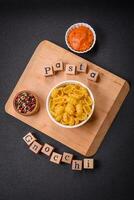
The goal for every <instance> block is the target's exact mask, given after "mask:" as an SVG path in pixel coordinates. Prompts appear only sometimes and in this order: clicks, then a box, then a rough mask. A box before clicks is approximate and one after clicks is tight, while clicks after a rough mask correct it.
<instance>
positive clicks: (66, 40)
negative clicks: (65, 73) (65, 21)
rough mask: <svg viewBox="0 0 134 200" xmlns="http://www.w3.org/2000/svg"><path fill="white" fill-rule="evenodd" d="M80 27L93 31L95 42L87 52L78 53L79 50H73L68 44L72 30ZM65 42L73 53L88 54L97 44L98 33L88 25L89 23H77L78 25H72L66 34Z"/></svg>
mask: <svg viewBox="0 0 134 200" xmlns="http://www.w3.org/2000/svg"><path fill="white" fill-rule="evenodd" d="M79 26H85V27H87V28H89V29H90V30H91V31H92V33H93V37H94V40H93V43H92V45H91V46H90V47H89V48H88V49H86V50H85V51H77V50H75V49H73V48H72V47H71V46H70V44H69V43H68V34H69V33H70V31H71V30H72V29H74V28H78V27H79ZM65 42H66V45H67V46H68V48H69V49H70V50H71V51H73V52H75V53H86V52H88V51H90V50H91V49H92V48H93V46H94V45H95V42H96V33H95V31H94V29H93V28H92V27H91V26H90V25H89V24H87V23H76V24H73V25H71V26H70V27H69V28H68V29H67V31H66V34H65Z"/></svg>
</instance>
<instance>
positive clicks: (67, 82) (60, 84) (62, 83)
mask: <svg viewBox="0 0 134 200" xmlns="http://www.w3.org/2000/svg"><path fill="white" fill-rule="evenodd" d="M70 83H72V84H79V85H81V86H82V87H84V88H86V89H87V90H88V92H89V95H90V97H91V99H92V102H93V104H92V110H91V113H90V115H89V116H88V118H87V119H86V120H84V121H82V122H81V123H79V124H77V125H74V126H69V125H63V124H61V123H59V122H57V121H56V120H55V119H54V118H53V116H52V115H51V113H50V111H49V100H50V96H51V92H52V90H53V89H55V88H57V87H60V86H63V85H66V84H70ZM94 106H95V101H94V96H93V94H92V92H91V90H90V89H89V88H88V87H87V86H86V85H85V84H83V83H81V82H79V81H75V80H66V81H62V82H60V83H58V84H57V85H56V86H55V87H53V88H52V89H51V90H50V92H49V94H48V96H47V99H46V109H47V113H48V115H49V117H50V119H51V120H52V121H53V122H54V123H55V124H57V125H58V126H60V127H63V128H77V127H80V126H82V125H83V124H85V123H86V122H87V121H88V120H89V119H90V118H91V116H92V114H93V111H94Z"/></svg>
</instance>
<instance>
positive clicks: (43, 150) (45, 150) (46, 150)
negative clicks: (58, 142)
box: [41, 143, 54, 156]
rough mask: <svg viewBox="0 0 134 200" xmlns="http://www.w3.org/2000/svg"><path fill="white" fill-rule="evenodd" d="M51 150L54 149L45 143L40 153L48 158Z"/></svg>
mask: <svg viewBox="0 0 134 200" xmlns="http://www.w3.org/2000/svg"><path fill="white" fill-rule="evenodd" d="M53 150H54V147H52V146H51V145H49V144H47V143H45V144H44V146H43V148H42V149H41V152H42V153H44V154H45V155H47V156H50V155H51V153H52V151H53Z"/></svg>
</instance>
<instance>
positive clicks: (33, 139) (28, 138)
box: [23, 133, 36, 145]
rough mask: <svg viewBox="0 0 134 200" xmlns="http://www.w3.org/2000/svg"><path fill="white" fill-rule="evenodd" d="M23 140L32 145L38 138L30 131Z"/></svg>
mask: <svg viewBox="0 0 134 200" xmlns="http://www.w3.org/2000/svg"><path fill="white" fill-rule="evenodd" d="M23 140H24V141H25V142H26V143H27V145H30V144H32V143H33V142H34V141H35V140H36V138H35V137H34V136H33V135H32V133H28V134H27V135H25V136H24V137H23Z"/></svg>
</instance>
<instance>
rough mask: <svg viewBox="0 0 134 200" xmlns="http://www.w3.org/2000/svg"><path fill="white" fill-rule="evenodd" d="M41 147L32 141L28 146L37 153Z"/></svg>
mask: <svg viewBox="0 0 134 200" xmlns="http://www.w3.org/2000/svg"><path fill="white" fill-rule="evenodd" d="M41 148H42V145H41V144H39V143H38V142H36V141H34V142H33V143H32V144H31V146H30V147H29V149H30V150H31V151H33V152H34V153H36V154H37V153H38V152H39V151H40V149H41Z"/></svg>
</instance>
